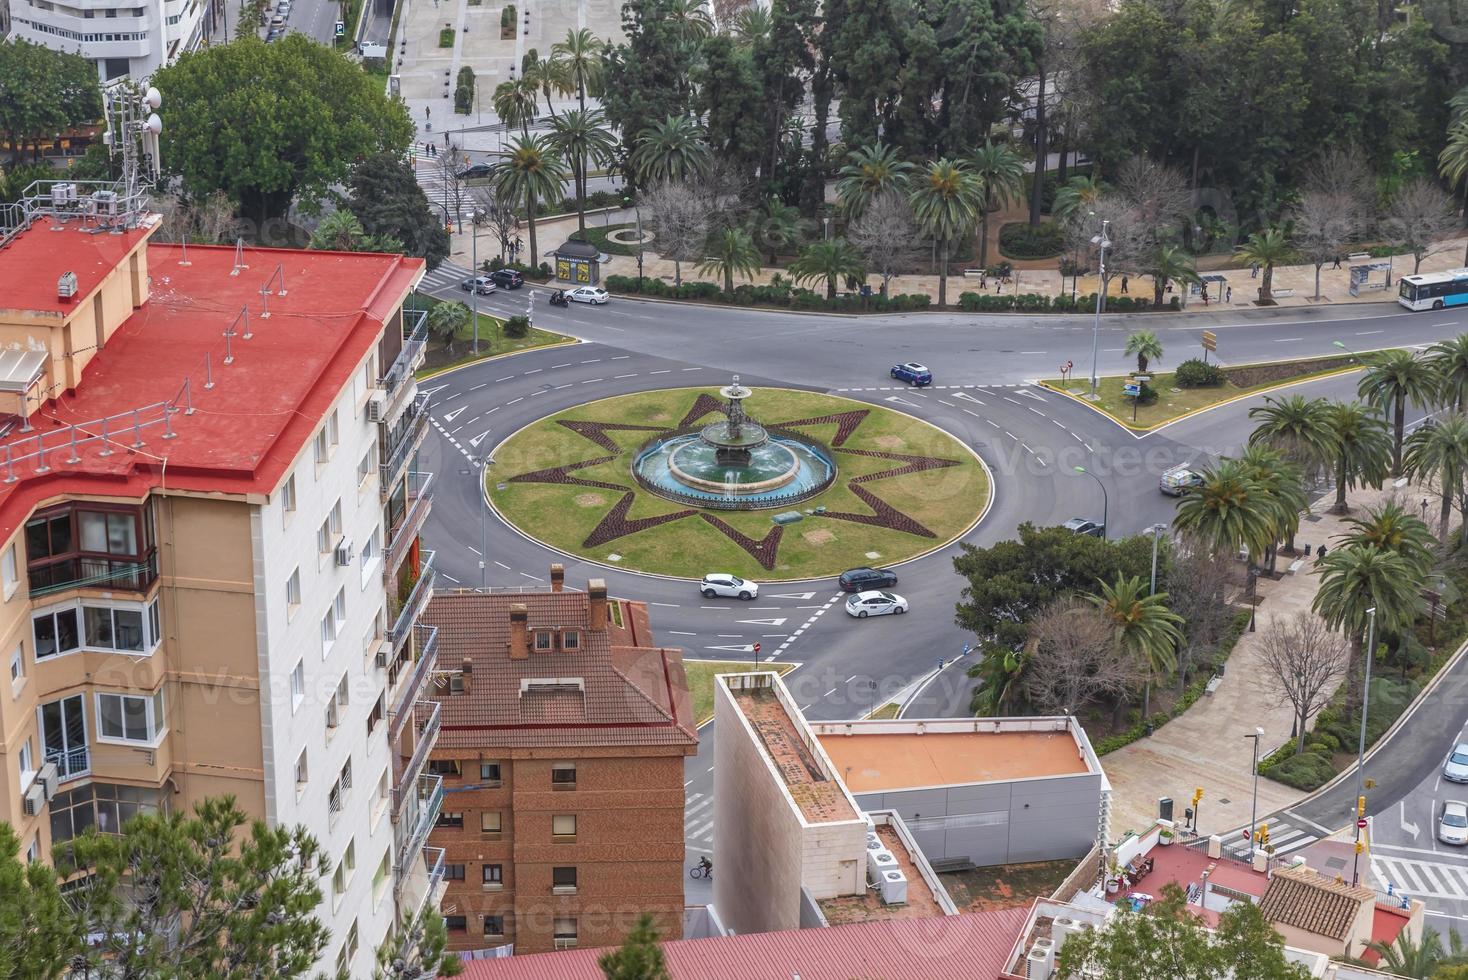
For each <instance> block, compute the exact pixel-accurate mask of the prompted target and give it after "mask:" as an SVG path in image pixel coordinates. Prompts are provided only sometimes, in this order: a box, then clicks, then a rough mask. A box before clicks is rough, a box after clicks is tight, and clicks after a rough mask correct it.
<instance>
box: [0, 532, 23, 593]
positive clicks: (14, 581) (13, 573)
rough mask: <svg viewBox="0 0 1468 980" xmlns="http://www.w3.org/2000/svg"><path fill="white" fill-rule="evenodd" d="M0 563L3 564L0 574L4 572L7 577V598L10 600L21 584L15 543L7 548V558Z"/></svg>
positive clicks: (5, 577)
mask: <svg viewBox="0 0 1468 980" xmlns="http://www.w3.org/2000/svg"><path fill="white" fill-rule="evenodd" d="M0 565H3V567H0V574H3V576H4V579H5V598H6V599H7V600H8V599H9V598H10V597H11V596H13V595H15V590H16V588H18V587H19V586H20V572H19V570H18V569H17V567H16V563H15V544H14V543H13V542H12V543H11V545H10V547H8V548H6V549H5V559H4V562H3V563H0Z"/></svg>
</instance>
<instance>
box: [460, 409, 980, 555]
mask: <svg viewBox="0 0 1468 980" xmlns="http://www.w3.org/2000/svg"><path fill="white" fill-rule="evenodd" d="M700 391H702V392H704V393H707V394H715V393H716V389H677V390H668V391H653V392H644V393H641V394H636V395H625V396H622V397H619V398H611V399H606V400H604V401H599V402H593V403H591V404H590V405H584V406H580V407H577V408H573V409H569V410H567V411H565V412H561V413H560V414H558V415H554V416H551V417H549V418H547V419H542V420H541V421H540V422H537V423H535V424H534V425H531V426H529V427H527V428H526V429H523V430H521V431H520V432H519V433H517V434H516V435H514V436H513V437H511V439H510V440H509V441H508V442H507V443H505V444H504V445H503V446H501V447H500V448H499V449H498V450H497V451H496V453H495V465H494V466H493V467H492V468H491V470H490V472H489V473H488V474H487V476H486V479H487V481H488V486H489V494H490V499H491V500H492V501H493V502H494V505H495V507H496V508H497V509H498V510H499V511H500V513H501V514H503V515H504V516H505V517H506V518H507V519H508V520H510V521H511V522H512V523H514V524H516V525H517V526H519V527H520V528H521V529H522V530H524V531H525V532H526V533H528V534H530V535H531V536H532V537H536V538H539V539H540V540H542V541H546V542H548V543H550V544H552V545H554V546H555V547H557V548H560V549H562V550H564V551H568V552H572V553H575V554H579V555H583V556H585V557H587V558H591V559H593V560H596V561H603V562H615V564H617V565H619V566H622V567H627V568H636V569H642V570H645V571H656V572H662V573H664V574H669V575H682V576H688V577H701V576H702V575H704V574H705V573H707V572H709V571H711V570H715V569H717V570H721V571H728V572H733V573H735V574H737V575H742V576H745V577H747V578H751V579H754V580H755V581H760V580H770V579H793V578H812V577H821V576H826V575H834V574H836V573H838V572H840V571H842V570H843V569H846V568H851V567H854V566H860V565H870V564H887V563H891V562H895V561H900V560H902V559H904V558H908V557H911V556H913V555H916V554H920V553H923V552H926V551H928V550H930V549H932V548H934V547H937V546H938V545H941V544H942V543H943V542H945V541H948V540H950V539H951V538H953V537H954V536H956V535H957V534H959V533H961V532H963V531H964V530H966V529H967V528H968V527H969V526H970V525H971V524H972V523H973V522H974V520H975V518H976V517H977V516H978V515H979V513H980V512H982V510H983V508H984V505H985V503H986V501H987V500H988V497H989V489H990V488H989V483H988V477H987V474H986V473H985V471H984V469H983V467H982V466H981V465H980V464H979V463H978V462H977V460H976V459H975V458H974V456H973V454H972V453H970V452H969V451H968V450H967V449H966V448H965V447H964V446H962V445H961V444H959V443H958V442H957V441H956V440H954V439H953V438H952V437H951V436H949V435H947V434H946V433H944V432H942V431H941V430H939V429H937V428H935V427H933V426H930V425H928V424H927V423H925V422H921V421H918V420H917V419H914V418H911V417H909V416H906V415H901V414H899V413H897V412H893V411H888V410H886V409H881V408H875V407H874V406H870V405H866V404H864V403H858V402H852V401H848V400H846V399H844V398H837V397H834V396H831V395H820V394H814V393H811V392H802V391H792V390H788V389H768V388H766V389H756V391H755V393H754V395H753V396H752V397H751V398H750V399H749V400H748V401H747V402H746V406H747V409H748V411H749V413H750V414H751V415H752V416H754V417H755V418H757V419H760V420H761V421H765V422H769V423H775V422H780V421H787V420H792V421H793V420H796V419H802V418H811V417H817V416H823V415H828V414H831V413H834V412H842V411H850V410H852V409H861V408H865V409H870V411H871V414H869V415H868V416H867V417H866V419H865V420H864V421H863V422H862V423H861V425H860V427H858V428H857V430H856V431H855V432H854V433H853V434H852V435H851V437H850V438H849V439H848V440H847V441H846V444H845V448H849V449H864V450H879V451H889V452H896V453H905V454H911V455H917V456H935V457H941V458H944V459H953V460H957V461H958V463H957V465H955V466H950V467H947V468H944V469H938V470H929V471H927V472H919V473H908V474H906V475H903V476H899V477H895V478H892V479H886V480H879V481H873V482H870V483H867V484H865V485H864V488H865V489H867V490H868V491H870V492H871V493H873V494H875V495H876V496H877V497H879V498H881V499H882V500H884V501H886V502H887V503H888V504H890V505H891V506H893V507H895V508H896V509H897V510H899V511H901V512H902V513H905V514H907V515H908V516H910V517H912V518H913V519H915V520H917V521H918V522H920V523H921V524H923V525H924V526H925V527H927V528H928V529H930V530H931V531H933V532H934V534H935V537H931V538H929V537H922V536H919V535H916V534H911V533H908V532H906V531H898V530H894V529H890V528H885V527H876V526H871V525H867V524H861V523H856V522H854V521H847V520H836V519H831V518H827V517H823V516H821V515H814V516H811V515H808V516H806V518H805V519H804V520H802V521H800V522H798V523H796V524H792V525H790V526H788V527H786V528H785V531H784V535H783V537H782V539H781V542H780V550H779V556H778V561H777V564H776V566H775V567H774V569H772V570H768V571H767V570H765V569H764V568H762V567H761V566H760V565H759V563H758V562H756V561H755V559H754V558H753V557H751V556H750V555H749V554H748V553H747V552H746V551H745V550H744V549H743V548H741V547H740V546H739V545H737V544H735V543H734V542H733V541H732V540H730V539H729V538H728V536H726V535H725V534H723V533H722V532H720V531H719V530H718V529H717V528H715V527H713V526H711V525H709V524H708V523H707V522H705V521H704V520H702V519H701V518H699V517H696V516H693V517H686V518H683V519H681V520H677V521H671V522H669V523H667V524H662V525H659V526H657V527H654V528H651V529H648V530H644V531H642V532H640V533H636V534H629V535H625V536H623V537H620V538H617V539H615V540H612V541H608V542H606V543H604V544H601V545H599V546H596V547H594V548H586V547H584V546H583V542H584V541H585V539H586V538H587V536H588V535H589V534H590V533H591V531H592V530H593V529H594V528H595V527H596V526H597V524H598V523H600V521H601V520H602V518H603V516H605V515H606V513H607V512H608V511H609V510H610V509H611V508H612V507H613V506H614V505H615V504H617V502H618V501H619V500H620V499H621V497H622V496H623V494H624V493H625V491H623V490H611V489H603V488H597V487H585V486H576V485H565V484H560V485H558V484H544V483H514V482H510V478H511V477H513V476H516V475H518V474H521V473H528V472H531V471H534V470H541V469H546V468H549V467H555V466H563V465H567V464H570V463H575V462H579V461H582V460H588V459H595V458H599V457H605V456H607V455H609V454H608V453H607V451H606V450H605V449H603V448H601V447H599V446H597V445H595V444H593V443H592V442H590V441H588V440H587V439H585V438H583V437H581V436H579V435H577V434H576V433H574V432H572V431H571V430H569V429H567V428H565V427H563V426H561V425H558V424H557V422H558V421H559V420H562V419H566V420H584V421H600V422H620V423H628V424H634V425H649V426H657V427H667V428H673V427H676V426H677V425H678V423H679V422H680V421H681V419H682V417H683V415H684V413H685V412H686V411H687V410H688V409H689V408H690V407H691V406H692V404H693V402H694V400H695V398H696V397H697V396H698V394H699V393H700ZM800 431H802V432H805V433H807V434H808V435H810V436H811V437H812V438H814V439H817V440H820V441H823V442H827V443H829V442H830V440H831V439H832V438H833V437H834V435H835V432H836V426H835V424H834V423H831V424H827V425H812V426H802V427H800ZM655 434H656V433H655V432H651V431H628V432H610V433H608V435H609V436H610V437H611V438H612V439H613V440H614V441H615V442H616V444H617V446H618V448H619V450H620V452H619V453H618V454H617V455H616V456H615V457H613V458H612V459H610V460H608V461H607V462H604V463H601V464H599V465H596V466H590V467H586V468H583V469H579V470H576V471H575V476H576V477H578V478H580V479H586V480H594V481H600V482H605V483H613V484H616V485H618V486H621V487H627V488H628V489H633V488H635V487H636V483H635V481H634V480H633V478H632V476H631V474H630V472H629V467H630V466H631V455H632V453H633V452H634V451H635V450H636V449H637V448H638V447H639V446H641V445H642V443H644V442H645V441H647V440H648V439H649V438H652V437H653V436H654V435H655ZM835 456H836V466H837V478H836V481H835V483H833V484H832V485H831V487H830V488H829V489H827V490H826V491H825V492H824V493H822V494H820V495H819V496H816V497H814V498H812V499H810V500H807V501H804V502H802V503H801V504H799V509H801V510H802V511H805V510H809V509H813V508H815V507H817V506H824V507H826V508H827V509H828V510H831V511H837V512H846V513H854V514H870V513H871V508H870V507H868V506H867V504H866V503H865V502H863V501H862V500H861V499H859V498H858V497H857V496H856V495H854V494H853V493H852V492H851V491H850V489H849V488H848V487H847V481H848V480H850V479H851V478H852V477H855V476H861V475H865V474H874V473H880V472H884V471H886V470H890V469H894V468H897V467H900V466H902V465H903V464H902V462H901V461H898V460H891V459H885V458H879V457H871V456H859V455H852V454H849V453H842V452H841V451H839V450H837V451H836V452H835ZM683 509H685V508H684V506H683V505H681V504H676V503H673V502H671V501H667V500H663V499H662V498H660V497H656V496H653V495H652V494H649V493H646V492H643V491H641V490H637V496H636V499H635V500H634V502H633V504H632V507H631V509H630V511H629V513H628V514H627V516H628V518H629V519H633V520H635V519H637V518H642V517H652V516H655V515H660V514H668V513H672V512H675V511H679V510H683ZM776 512H777V511H771V510H762V511H719V512H710V513H714V514H715V515H716V516H718V517H719V518H720V519H721V520H723V521H725V522H727V523H728V524H729V525H730V526H731V527H733V528H735V529H736V530H737V531H739V532H740V533H742V534H744V535H747V536H748V537H751V538H754V539H755V540H760V539H763V538H764V537H765V535H766V534H768V533H769V532H770V530H771V529H772V528H773V527H774V525H773V524H772V523H771V521H770V518H771V517H772V516H773V514H774V513H776ZM613 554H616V555H618V556H620V557H619V558H617V559H612V558H611V557H610V556H611V555H613Z"/></svg>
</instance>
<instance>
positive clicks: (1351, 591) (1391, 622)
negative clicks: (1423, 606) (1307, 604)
mask: <svg viewBox="0 0 1468 980" xmlns="http://www.w3.org/2000/svg"><path fill="white" fill-rule="evenodd" d="M1320 568H1321V574H1320V588H1319V590H1318V591H1316V593H1315V601H1314V603H1313V604H1312V605H1313V608H1314V609H1315V611H1316V612H1317V613H1319V614H1320V616H1321V617H1322V618H1324V620H1325V622H1326V625H1327V626H1329V627H1330V628H1331V629H1333V630H1339V631H1341V632H1342V633H1344V634H1345V635H1346V640H1347V642H1349V644H1350V647H1351V659H1350V662H1349V663H1348V664H1347V666H1346V684H1347V690H1348V691H1349V694H1348V695H1347V700H1346V703H1347V704H1349V705H1355V704H1357V703H1359V702H1360V700H1361V689H1360V669H1361V667H1360V665H1361V653H1362V651H1363V650H1364V649H1365V646H1366V627H1367V620H1368V618H1369V617H1368V615H1367V612H1366V611H1367V610H1368V609H1373V608H1374V609H1375V610H1376V629H1377V634H1378V635H1380V634H1382V633H1398V632H1401V631H1403V630H1406V629H1409V628H1410V627H1411V625H1412V619H1413V617H1414V616H1416V614H1417V592H1418V589H1419V588H1420V587H1421V584H1422V582H1421V579H1420V578H1416V577H1414V574H1413V572H1414V570H1413V568H1412V567H1411V566H1410V565H1409V564H1408V563H1407V562H1406V561H1405V560H1403V558H1402V556H1401V555H1399V554H1397V553H1396V552H1394V551H1387V550H1385V549H1382V548H1378V547H1376V546H1375V545H1369V544H1367V545H1353V546H1347V547H1344V548H1337V549H1335V550H1334V551H1332V552H1331V553H1330V554H1328V555H1326V556H1325V557H1324V558H1322V559H1321V560H1320Z"/></svg>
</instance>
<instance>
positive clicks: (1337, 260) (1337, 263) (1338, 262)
mask: <svg viewBox="0 0 1468 980" xmlns="http://www.w3.org/2000/svg"><path fill="white" fill-rule="evenodd" d="M1340 267H1341V255H1340V253H1339V252H1337V253H1336V256H1335V265H1333V266H1331V268H1332V269H1339V268H1340Z"/></svg>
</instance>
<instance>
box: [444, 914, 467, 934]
mask: <svg viewBox="0 0 1468 980" xmlns="http://www.w3.org/2000/svg"><path fill="white" fill-rule="evenodd" d="M443 925H444V928H445V929H447V930H448V931H449V932H467V931H468V929H469V924H468V922H467V921H465V919H464V917H463V916H462V915H446V916H444V917H443Z"/></svg>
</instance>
